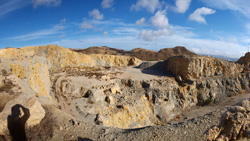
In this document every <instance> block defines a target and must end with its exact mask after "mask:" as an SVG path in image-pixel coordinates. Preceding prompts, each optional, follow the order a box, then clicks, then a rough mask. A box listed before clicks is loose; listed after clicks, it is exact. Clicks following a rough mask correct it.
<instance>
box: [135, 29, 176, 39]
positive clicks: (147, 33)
mask: <svg viewBox="0 0 250 141" xmlns="http://www.w3.org/2000/svg"><path fill="white" fill-rule="evenodd" d="M170 34H171V31H170V30H168V29H159V30H145V29H143V30H142V31H141V32H140V34H139V38H140V39H143V40H145V41H155V40H156V39H157V38H158V37H160V36H167V35H170Z"/></svg>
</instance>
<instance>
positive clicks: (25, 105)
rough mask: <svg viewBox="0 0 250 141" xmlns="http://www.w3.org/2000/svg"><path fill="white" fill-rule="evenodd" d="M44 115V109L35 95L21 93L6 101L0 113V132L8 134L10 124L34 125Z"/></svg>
mask: <svg viewBox="0 0 250 141" xmlns="http://www.w3.org/2000/svg"><path fill="white" fill-rule="evenodd" d="M44 116H45V110H44V109H43V107H42V106H41V104H40V103H39V102H38V100H37V99H36V98H35V97H32V96H29V95H27V94H26V95H24V94H21V95H19V96H17V97H16V98H15V99H13V100H10V101H9V102H7V103H6V105H5V107H4V109H3V110H2V112H1V113H0V134H2V135H10V132H9V129H11V126H18V127H19V126H21V124H23V126H25V127H32V126H35V125H37V124H39V123H40V121H41V120H42V119H43V118H44Z"/></svg>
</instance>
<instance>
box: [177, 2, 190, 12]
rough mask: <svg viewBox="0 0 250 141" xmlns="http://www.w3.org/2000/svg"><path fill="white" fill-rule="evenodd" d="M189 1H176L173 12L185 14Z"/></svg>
mask: <svg viewBox="0 0 250 141" xmlns="http://www.w3.org/2000/svg"><path fill="white" fill-rule="evenodd" d="M190 3H191V0H176V1H175V5H176V7H174V11H175V12H177V13H185V12H186V11H187V10H188V8H189V6H190Z"/></svg>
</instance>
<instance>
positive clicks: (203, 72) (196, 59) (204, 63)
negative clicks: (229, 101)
mask: <svg viewBox="0 0 250 141" xmlns="http://www.w3.org/2000/svg"><path fill="white" fill-rule="evenodd" d="M163 67H164V69H165V70H166V71H170V72H171V73H173V74H174V75H176V76H177V75H178V76H180V77H181V78H182V79H183V80H185V81H189V80H192V79H199V78H201V77H214V76H221V75H223V76H230V75H237V74H239V73H240V72H242V71H243V68H242V67H240V66H239V65H237V64H234V63H230V62H227V61H224V60H222V59H217V58H213V57H206V56H178V57H172V58H170V59H168V60H167V61H166V62H165V66H163Z"/></svg>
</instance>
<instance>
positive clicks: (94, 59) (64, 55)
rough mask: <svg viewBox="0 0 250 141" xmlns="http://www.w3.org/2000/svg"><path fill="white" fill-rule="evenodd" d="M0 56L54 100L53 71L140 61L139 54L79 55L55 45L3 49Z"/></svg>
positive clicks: (32, 85)
mask: <svg viewBox="0 0 250 141" xmlns="http://www.w3.org/2000/svg"><path fill="white" fill-rule="evenodd" d="M0 56H1V58H2V59H4V60H6V62H7V64H9V65H10V67H11V71H12V73H13V74H15V75H16V76H17V77H19V78H20V79H25V78H26V79H28V81H29V85H30V87H31V88H32V89H33V90H34V91H35V92H36V95H37V96H39V97H42V99H44V98H47V99H48V100H49V101H52V98H51V96H50V95H49V93H50V90H51V89H50V74H49V73H50V72H54V71H58V70H60V69H63V68H65V67H67V66H70V67H78V66H88V67H112V66H117V67H123V66H130V65H138V63H140V60H138V59H136V58H135V57H128V56H112V55H86V54H79V53H76V52H73V51H71V50H69V49H66V48H62V47H60V46H54V45H48V46H38V47H24V48H22V49H17V48H7V49H2V50H0Z"/></svg>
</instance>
